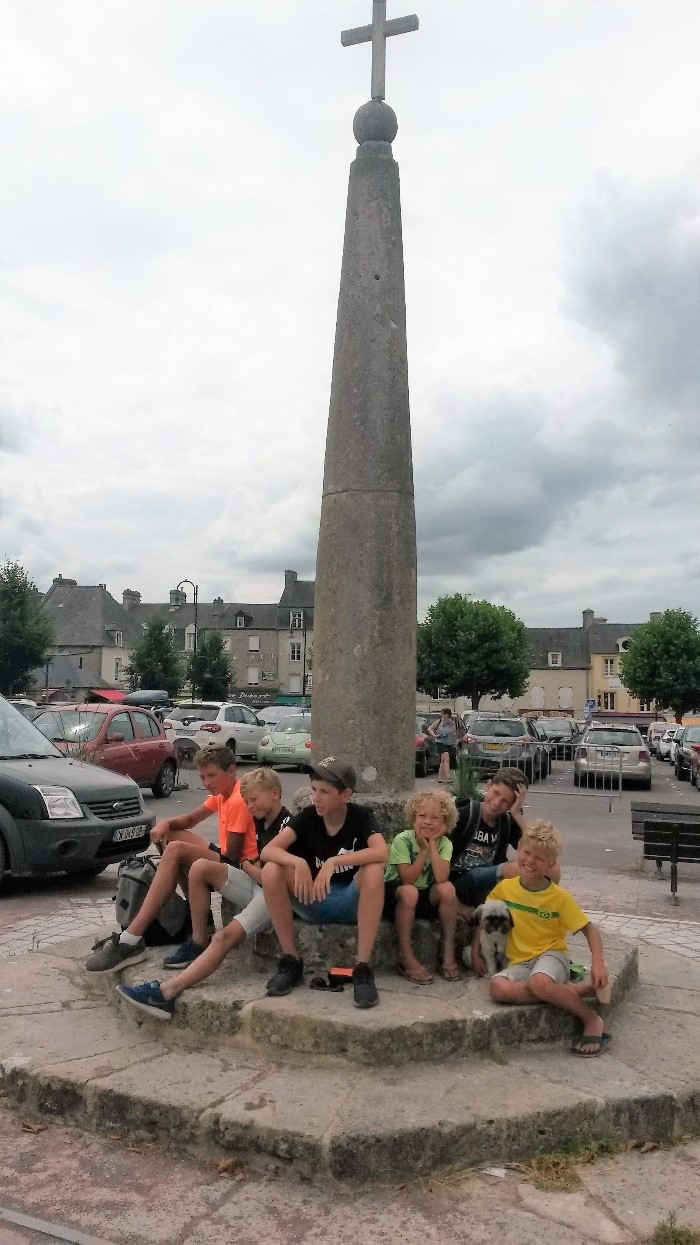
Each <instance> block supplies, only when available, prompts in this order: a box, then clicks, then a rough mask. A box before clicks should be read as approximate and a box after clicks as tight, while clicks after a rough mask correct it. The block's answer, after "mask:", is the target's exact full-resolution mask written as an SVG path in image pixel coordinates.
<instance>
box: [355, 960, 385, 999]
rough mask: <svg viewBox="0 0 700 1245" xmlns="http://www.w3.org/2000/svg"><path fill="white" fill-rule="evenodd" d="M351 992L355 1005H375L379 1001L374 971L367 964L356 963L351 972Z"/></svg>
mask: <svg viewBox="0 0 700 1245" xmlns="http://www.w3.org/2000/svg"><path fill="white" fill-rule="evenodd" d="M352 992H353V996H354V997H353V1002H354V1004H355V1007H376V1006H377V1003H378V1002H379V995H378V994H377V987H376V986H375V984H374V973H373V972H372V969H371V968H370V966H369V964H356V965H355V968H354V969H353V974H352Z"/></svg>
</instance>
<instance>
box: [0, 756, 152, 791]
mask: <svg viewBox="0 0 700 1245" xmlns="http://www.w3.org/2000/svg"><path fill="white" fill-rule="evenodd" d="M5 775H6V776H7V777H8V778H12V779H14V781H15V782H26V783H28V784H29V785H30V786H36V785H39V786H54V787H70V789H71V791H74V792H75V794H76V795H77V796H78V798H79V799H80V800H85V799H102V798H105V797H106V796H108V795H109V794H111V792H115V793H116V794H118V795H120V796H124V795H125V794H127V792H128V794H129V795H133V794H134V793H135V792H138V786H137V784H136V783H135V782H133V781H132V780H131V778H123V777H122V775H121V774H113V773H111V772H110V770H106V769H100V768H99V766H97V765H87V764H86V763H85V762H83V761H72V760H70V759H69V758H68V757H41V758H40V759H39V758H38V759H37V760H31V761H30V760H26V761H21V760H9V761H3V760H0V783H1V782H2V778H3V776H5Z"/></svg>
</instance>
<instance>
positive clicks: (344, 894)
mask: <svg viewBox="0 0 700 1245" xmlns="http://www.w3.org/2000/svg"><path fill="white" fill-rule="evenodd" d="M359 900H360V892H359V889H358V886H357V883H356V881H355V879H354V878H353V879H352V881H351V882H347V883H346V884H345V885H340V886H339V885H338V883H337V882H336V883H335V884H334V883H333V882H331V888H330V890H329V892H328V894H327V895H326V898H325V899H314V901H313V903H301V902H300V901H299V900H298V899H295V898H294V896H292V908H293V909H294V911H295V912H296V914H297V916H300V917H301V919H302V921H310V922H311V923H312V924H313V925H354V924H355V923H356V921H357V905H358V903H359Z"/></svg>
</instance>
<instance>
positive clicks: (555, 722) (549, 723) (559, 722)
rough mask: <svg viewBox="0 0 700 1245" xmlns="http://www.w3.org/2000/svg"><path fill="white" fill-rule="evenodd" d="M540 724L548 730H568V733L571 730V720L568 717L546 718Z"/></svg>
mask: <svg viewBox="0 0 700 1245" xmlns="http://www.w3.org/2000/svg"><path fill="white" fill-rule="evenodd" d="M540 726H543V727H544V729H545V730H546V731H566V733H567V734H570V732H571V722H570V721H569V719H568V718H545V719H544V721H542V722H540Z"/></svg>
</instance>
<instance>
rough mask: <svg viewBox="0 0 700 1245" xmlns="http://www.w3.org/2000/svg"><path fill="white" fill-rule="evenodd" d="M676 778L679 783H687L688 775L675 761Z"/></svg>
mask: <svg viewBox="0 0 700 1245" xmlns="http://www.w3.org/2000/svg"><path fill="white" fill-rule="evenodd" d="M676 778H677V779H678V781H679V782H687V781H688V775H687V774H686V772H685V768H684V767H683V766H682V765H679V764H678V762H677V761H676Z"/></svg>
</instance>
